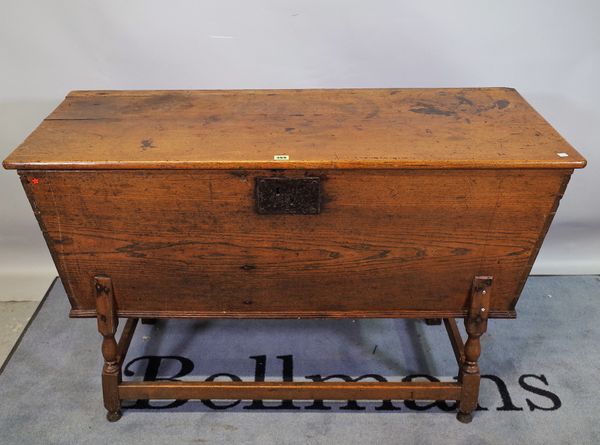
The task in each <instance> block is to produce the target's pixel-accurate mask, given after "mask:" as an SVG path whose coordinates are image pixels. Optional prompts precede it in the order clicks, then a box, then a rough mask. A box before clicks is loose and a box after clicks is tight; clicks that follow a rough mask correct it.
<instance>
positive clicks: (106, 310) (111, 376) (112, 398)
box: [94, 276, 121, 422]
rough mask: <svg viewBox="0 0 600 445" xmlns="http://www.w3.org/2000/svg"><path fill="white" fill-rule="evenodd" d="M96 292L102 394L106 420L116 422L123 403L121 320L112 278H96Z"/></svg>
mask: <svg viewBox="0 0 600 445" xmlns="http://www.w3.org/2000/svg"><path fill="white" fill-rule="evenodd" d="M94 289H95V292H96V312H97V317H98V332H100V334H101V335H102V337H103V338H102V356H103V357H104V367H103V368H102V394H103V396H104V407H105V408H106V410H107V413H106V418H107V419H108V420H109V421H110V422H116V421H117V420H119V419H120V418H121V401H120V399H119V383H121V365H120V362H119V358H118V348H117V341H116V340H115V333H116V332H117V325H118V323H119V319H118V318H117V313H116V310H115V300H114V294H113V287H112V282H111V280H110V278H108V277H103V276H97V277H95V278H94Z"/></svg>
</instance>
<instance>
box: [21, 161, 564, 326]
mask: <svg viewBox="0 0 600 445" xmlns="http://www.w3.org/2000/svg"><path fill="white" fill-rule="evenodd" d="M21 173H22V175H23V183H24V185H25V189H26V191H27V193H28V196H29V198H30V200H32V202H33V206H34V209H35V210H36V213H37V214H38V218H39V220H40V225H41V227H42V229H43V230H44V232H45V236H46V240H47V242H48V244H49V247H50V249H51V251H52V252H53V258H54V259H55V262H56V265H57V268H58V270H59V273H60V275H61V278H62V281H63V283H65V286H66V289H67V292H68V293H69V295H70V298H71V301H72V305H73V309H74V310H73V312H72V314H73V315H76V316H77V315H79V316H85V315H93V314H94V311H95V303H94V296H93V295H92V291H91V289H92V287H91V286H90V283H91V282H92V279H93V277H94V276H96V275H100V274H104V275H107V276H110V277H111V279H112V283H113V286H114V292H115V298H116V300H117V303H118V304H117V307H118V312H119V314H120V315H128V316H146V317H148V316H157V317H160V316H192V315H193V316H216V317H292V316H344V315H345V316H373V317H377V316H379V317H382V316H400V315H402V316H412V315H414V316H418V314H419V313H421V314H423V313H427V314H428V315H430V316H434V315H436V314H437V315H439V316H442V317H447V316H460V315H464V314H465V313H466V309H467V306H466V303H467V300H468V295H469V290H470V287H471V282H472V280H473V277H474V276H476V275H490V276H493V277H494V298H493V301H492V302H491V311H490V315H491V316H492V317H494V316H511V315H512V314H514V312H513V310H514V303H515V301H516V298H517V297H518V293H519V292H520V289H521V286H522V284H523V281H524V279H525V278H526V276H527V272H528V271H529V268H530V267H531V264H532V260H533V255H535V254H536V253H537V246H538V245H539V242H540V237H541V236H542V235H541V234H542V233H543V229H544V227H545V226H546V225H547V221H548V218H550V217H551V215H552V214H553V211H554V210H555V204H556V201H557V199H558V198H559V196H561V195H562V192H563V191H564V186H565V184H566V179H567V178H568V177H569V175H570V173H571V171H569V170H503V171H497V170H452V171H442V170H426V171H425V170H404V171H398V170H364V171H360V170H331V171H287V172H286V171H223V170H220V171H208V170H205V171H203V170H189V171H174V170H154V171H128V170H121V171H86V172H80V171H48V172H21ZM265 175H266V176H269V175H274V176H277V175H285V176H290V177H292V176H303V175H310V176H319V177H320V178H321V185H322V196H323V202H322V209H321V213H320V214H318V215H259V214H257V213H256V211H255V208H254V205H255V203H254V194H253V192H254V180H255V177H256V176H265Z"/></svg>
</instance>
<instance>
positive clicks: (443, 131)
mask: <svg viewBox="0 0 600 445" xmlns="http://www.w3.org/2000/svg"><path fill="white" fill-rule="evenodd" d="M558 153H563V155H559V154H558ZM282 154H283V155H287V156H289V160H288V161H274V156H275V155H282ZM584 165H585V159H584V158H583V157H582V156H581V155H579V153H577V151H575V149H573V147H571V146H570V145H569V144H568V143H567V142H566V141H565V140H564V139H563V138H562V137H561V136H560V135H559V134H558V133H557V132H556V131H555V130H554V129H553V128H552V127H551V126H550V125H549V124H548V123H547V122H546V121H545V120H544V119H543V118H542V117H541V116H540V115H539V114H538V113H537V112H536V111H535V110H534V109H533V108H532V107H531V106H530V105H529V104H528V103H527V102H526V101H525V100H524V99H523V98H522V97H521V96H520V95H519V94H518V93H517V92H516V91H515V90H514V89H510V88H463V89H458V88H457V89H452V88H450V89H346V90H344V89H340V90H243V91H87V92H85V91H84V92H82V91H75V92H72V93H71V94H69V95H68V96H67V98H66V99H65V101H64V102H63V103H62V104H61V105H60V106H59V107H58V108H57V109H56V110H55V111H54V112H53V113H52V114H50V116H48V118H47V119H46V120H45V121H44V122H43V123H42V124H41V125H40V126H39V128H38V129H37V130H35V131H34V132H33V134H31V136H29V137H28V138H27V140H26V141H25V142H24V143H23V144H21V146H20V147H18V148H17V149H16V150H15V151H14V152H13V153H12V154H11V155H10V156H9V157H8V158H7V159H6V160H5V161H4V166H5V167H6V168H19V169H99V168H105V169H132V168H135V169H138V168H142V169H165V168H177V169H179V168H184V169H187V168H192V169H207V168H208V169H238V168H244V169H263V168H286V169H328V168H345V169H357V168H360V169H363V168H368V169H374V168H435V169H440V168H559V169H572V168H580V167H583V166H584Z"/></svg>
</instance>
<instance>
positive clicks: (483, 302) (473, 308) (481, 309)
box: [456, 277, 492, 423]
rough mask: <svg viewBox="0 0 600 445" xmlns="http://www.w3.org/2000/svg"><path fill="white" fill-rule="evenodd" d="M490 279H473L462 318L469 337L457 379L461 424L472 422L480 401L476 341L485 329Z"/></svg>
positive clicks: (479, 352) (479, 350) (477, 346)
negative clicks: (466, 308)
mask: <svg viewBox="0 0 600 445" xmlns="http://www.w3.org/2000/svg"><path fill="white" fill-rule="evenodd" d="M491 286H492V277H475V280H474V281H473V287H472V289H471V298H470V305H469V312H468V314H467V317H466V318H465V328H466V330H467V334H468V338H467V341H466V343H465V349H464V359H463V362H462V364H461V366H460V371H459V374H458V380H459V382H460V383H461V384H462V391H461V395H460V400H459V401H458V413H457V415H456V418H457V419H458V420H459V421H460V422H463V423H469V422H471V420H473V414H472V413H473V411H474V410H475V409H476V408H477V401H478V398H479V382H480V379H481V377H480V372H479V365H478V364H477V360H478V359H479V355H480V354H481V343H480V341H479V338H480V337H481V336H482V335H483V333H484V332H485V331H486V329H487V319H488V312H489V309H490V290H491Z"/></svg>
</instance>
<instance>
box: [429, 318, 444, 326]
mask: <svg viewBox="0 0 600 445" xmlns="http://www.w3.org/2000/svg"><path fill="white" fill-rule="evenodd" d="M425 324H426V325H427V326H437V325H440V324H442V319H441V318H426V319H425Z"/></svg>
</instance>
